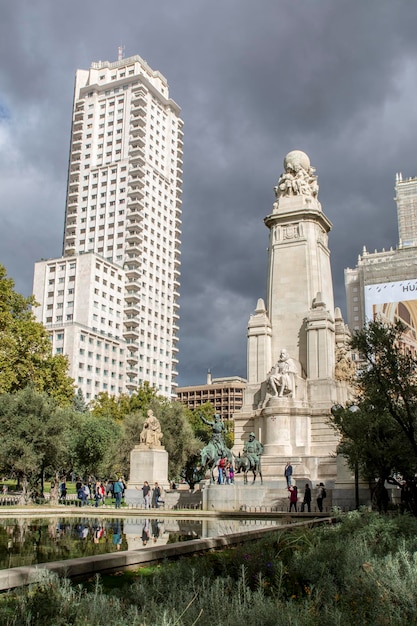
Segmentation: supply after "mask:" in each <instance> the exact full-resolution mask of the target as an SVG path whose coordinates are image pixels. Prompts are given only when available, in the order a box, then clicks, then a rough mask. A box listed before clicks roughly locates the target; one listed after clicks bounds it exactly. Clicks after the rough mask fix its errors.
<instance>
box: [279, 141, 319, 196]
mask: <svg viewBox="0 0 417 626" xmlns="http://www.w3.org/2000/svg"><path fill="white" fill-rule="evenodd" d="M318 192H319V186H318V183H317V176H316V175H315V169H314V167H311V165H310V159H309V158H308V156H307V154H306V153H305V152H302V151H301V150H292V151H291V152H289V153H288V154H287V156H286V157H285V159H284V172H283V174H281V176H280V177H279V180H278V185H277V186H276V187H275V195H276V198H277V199H278V198H280V197H285V196H305V197H306V198H307V199H310V200H311V199H313V198H317V195H318Z"/></svg>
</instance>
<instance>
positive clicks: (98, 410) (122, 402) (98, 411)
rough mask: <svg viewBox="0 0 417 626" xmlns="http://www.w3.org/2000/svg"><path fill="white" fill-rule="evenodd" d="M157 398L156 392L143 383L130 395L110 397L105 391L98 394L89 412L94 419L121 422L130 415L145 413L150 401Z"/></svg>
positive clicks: (146, 383)
mask: <svg viewBox="0 0 417 626" xmlns="http://www.w3.org/2000/svg"><path fill="white" fill-rule="evenodd" d="M157 397H158V396H157V390H156V389H155V388H153V387H151V386H150V385H149V383H148V382H146V381H145V383H144V384H143V385H142V386H141V387H140V388H139V389H138V390H137V391H136V392H135V393H133V394H132V395H128V394H120V395H119V396H111V395H109V393H108V392H107V391H103V392H101V393H99V394H98V396H97V398H96V399H95V400H93V401H92V403H91V412H92V414H93V415H95V416H96V417H100V416H105V417H112V418H113V419H114V420H116V421H117V422H122V421H123V420H124V419H125V417H126V416H127V415H131V414H132V413H145V412H146V411H147V410H148V408H149V406H150V404H151V402H152V400H154V399H155V398H157Z"/></svg>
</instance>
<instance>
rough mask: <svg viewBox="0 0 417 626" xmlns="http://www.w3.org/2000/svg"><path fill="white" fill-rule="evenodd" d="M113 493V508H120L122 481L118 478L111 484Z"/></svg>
mask: <svg viewBox="0 0 417 626" xmlns="http://www.w3.org/2000/svg"><path fill="white" fill-rule="evenodd" d="M113 493H114V497H115V499H116V502H115V508H116V509H120V508H121V506H122V495H123V483H122V481H121V480H120V479H119V478H118V479H117V480H116V481H115V483H114V485H113Z"/></svg>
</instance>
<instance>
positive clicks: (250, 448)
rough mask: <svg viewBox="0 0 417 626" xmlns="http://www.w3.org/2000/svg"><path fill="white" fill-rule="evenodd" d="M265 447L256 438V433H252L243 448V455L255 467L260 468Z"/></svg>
mask: <svg viewBox="0 0 417 626" xmlns="http://www.w3.org/2000/svg"><path fill="white" fill-rule="evenodd" d="M263 451H264V447H263V445H262V444H261V442H260V441H258V440H257V439H256V437H255V433H250V435H249V439H248V441H247V442H246V443H245V445H244V446H243V454H244V455H245V456H246V457H247V458H248V460H249V462H250V464H251V465H252V466H253V467H256V466H258V467H259V466H260V461H261V458H260V457H261V454H262V453H263Z"/></svg>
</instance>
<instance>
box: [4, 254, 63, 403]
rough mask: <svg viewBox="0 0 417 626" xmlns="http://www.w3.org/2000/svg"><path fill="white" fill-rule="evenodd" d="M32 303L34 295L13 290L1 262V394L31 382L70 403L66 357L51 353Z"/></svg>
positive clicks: (33, 302)
mask: <svg viewBox="0 0 417 626" xmlns="http://www.w3.org/2000/svg"><path fill="white" fill-rule="evenodd" d="M35 305H36V302H35V300H34V298H33V296H31V297H29V298H25V297H24V296H22V295H20V294H18V293H16V291H15V290H14V281H13V280H12V279H11V278H8V277H7V274H6V269H5V268H4V266H3V265H1V264H0V394H2V393H13V392H15V391H18V390H20V389H24V388H25V387H26V386H27V385H28V384H31V385H32V386H33V387H34V388H35V389H36V390H37V391H45V392H46V393H48V394H49V395H50V396H52V397H54V398H55V399H56V400H57V401H58V402H59V403H60V404H61V405H70V404H71V402H72V398H73V395H74V381H73V380H72V379H71V378H70V377H69V376H68V360H67V358H66V357H65V356H63V355H61V354H56V355H53V354H52V347H51V342H50V340H49V336H48V333H47V331H46V329H45V327H44V326H43V325H42V324H40V323H39V322H37V321H36V319H35V316H34V314H33V312H32V307H33V306H35Z"/></svg>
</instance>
